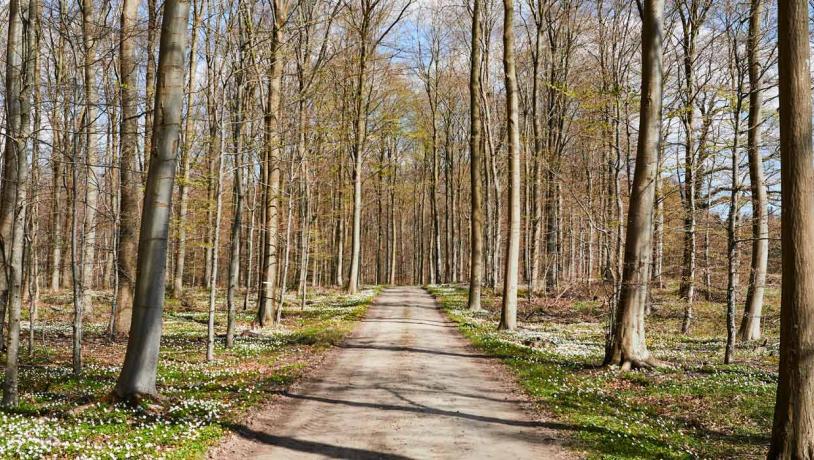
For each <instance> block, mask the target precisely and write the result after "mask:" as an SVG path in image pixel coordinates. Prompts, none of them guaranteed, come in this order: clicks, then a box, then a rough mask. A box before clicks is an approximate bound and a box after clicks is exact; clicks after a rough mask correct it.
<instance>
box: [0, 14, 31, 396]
mask: <svg viewBox="0 0 814 460" xmlns="http://www.w3.org/2000/svg"><path fill="white" fill-rule="evenodd" d="M37 1H38V0H33V1H31V2H28V1H21V0H11V1H10V2H9V13H8V18H9V28H8V41H7V45H6V46H7V52H6V53H7V54H6V55H7V59H6V98H5V99H6V123H7V133H8V134H9V135H8V136H7V137H6V150H5V167H4V180H3V190H2V192H3V197H2V200H0V238H2V243H3V247H4V248H7V250H6V251H4V252H5V253H4V254H3V257H2V259H3V262H4V264H3V265H4V266H3V270H4V275H5V276H0V278H4V279H5V281H6V283H5V286H4V294H3V298H2V299H0V301H2V302H3V303H4V305H7V306H8V310H9V324H8V348H7V350H6V372H5V380H4V382H3V406H5V407H16V406H17V403H18V400H19V397H18V391H17V385H18V378H19V375H18V363H17V359H18V354H19V349H20V310H21V307H22V295H23V284H22V283H23V253H24V252H25V248H24V236H25V235H24V234H25V220H26V212H27V207H28V203H27V196H26V192H27V187H28V174H29V168H28V152H27V145H28V141H29V139H28V137H29V136H30V134H31V133H30V124H29V116H30V110H31V91H32V89H33V85H34V78H33V77H34V73H33V65H32V64H33V62H32V61H31V57H32V56H33V53H35V52H37V50H36V49H35V48H34V33H33V30H32V29H33V26H34V21H32V18H33V17H34V16H35V14H36V11H38V8H37ZM4 321H5V313H4V314H3V316H0V326H2V322H4Z"/></svg>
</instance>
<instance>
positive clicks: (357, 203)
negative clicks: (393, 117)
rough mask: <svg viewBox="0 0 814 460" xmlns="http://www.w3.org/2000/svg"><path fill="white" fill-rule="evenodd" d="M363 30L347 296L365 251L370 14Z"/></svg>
mask: <svg viewBox="0 0 814 460" xmlns="http://www.w3.org/2000/svg"><path fill="white" fill-rule="evenodd" d="M364 15H365V17H364V19H363V23H362V29H361V30H360V32H359V34H360V35H359V39H360V44H359V74H358V77H357V82H356V94H355V96H354V98H355V99H354V103H355V104H356V109H355V112H356V113H354V116H355V117H356V119H355V127H354V132H353V146H352V153H353V227H352V228H353V232H352V238H351V259H350V276H349V277H348V278H349V279H348V293H349V294H356V292H357V291H358V290H359V263H360V258H361V249H362V241H361V240H362V166H363V158H362V156H363V155H364V148H365V137H366V132H367V106H366V104H365V101H364V98H365V95H366V90H365V87H366V80H367V58H368V43H367V41H368V27H369V20H370V18H369V12H367V11H365V12H364Z"/></svg>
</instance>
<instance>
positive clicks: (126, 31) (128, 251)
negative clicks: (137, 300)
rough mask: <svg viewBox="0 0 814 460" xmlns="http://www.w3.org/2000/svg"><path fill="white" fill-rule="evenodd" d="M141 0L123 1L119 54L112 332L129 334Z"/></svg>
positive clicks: (134, 250) (134, 242)
mask: <svg viewBox="0 0 814 460" xmlns="http://www.w3.org/2000/svg"><path fill="white" fill-rule="evenodd" d="M138 4H139V2H138V0H124V2H123V4H122V16H121V34H122V38H121V41H120V43H119V51H120V58H119V59H120V61H119V66H120V78H121V85H120V86H121V104H122V108H121V110H122V121H121V136H120V139H121V157H120V159H119V186H120V187H121V189H120V190H121V191H120V194H119V228H118V232H119V235H118V241H117V243H116V250H117V254H116V260H117V263H118V267H117V276H118V287H117V293H116V294H117V295H116V315H115V319H114V322H113V333H114V334H116V335H121V334H126V333H127V331H129V330H130V319H131V317H132V315H133V313H132V312H133V288H134V284H135V280H136V257H137V238H138V232H137V230H136V229H137V223H138V179H137V171H136V154H137V152H138V138H137V137H138V117H139V113H138V100H137V99H138V91H137V89H136V80H137V78H138V75H137V70H136V47H135V43H133V40H132V39H131V38H130V37H131V36H132V35H133V34H135V32H136V31H135V29H136V24H137V13H138ZM150 59H151V58H150Z"/></svg>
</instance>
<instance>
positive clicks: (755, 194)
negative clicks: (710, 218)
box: [738, 0, 769, 341]
mask: <svg viewBox="0 0 814 460" xmlns="http://www.w3.org/2000/svg"><path fill="white" fill-rule="evenodd" d="M751 3H752V7H751V12H750V15H749V40H748V43H747V53H748V55H747V58H748V61H749V85H750V89H749V134H748V138H747V143H748V146H747V148H748V151H749V179H750V181H751V188H752V261H751V264H750V272H749V289H748V290H747V292H746V307H745V309H744V312H743V320H742V321H741V325H740V330H739V331H738V336H739V337H740V339H741V340H744V341H747V340H757V339H759V338H760V317H761V312H762V310H763V294H764V290H765V288H766V265H767V263H768V259H769V210H768V209H769V206H768V197H767V193H766V176H765V174H764V172H763V158H762V156H761V154H760V143H761V135H760V124H761V109H762V106H763V95H762V94H761V92H762V91H763V82H762V81H761V68H760V62H759V61H760V56H759V49H760V36H761V31H760V20H761V17H762V15H763V0H752V2H751Z"/></svg>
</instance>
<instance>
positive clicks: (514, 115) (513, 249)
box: [498, 0, 520, 331]
mask: <svg viewBox="0 0 814 460" xmlns="http://www.w3.org/2000/svg"><path fill="white" fill-rule="evenodd" d="M514 55H515V51H514V4H513V0H503V69H504V73H505V77H506V119H507V131H508V134H507V136H508V138H509V180H508V182H509V190H508V194H509V229H508V232H507V237H506V260H505V269H504V274H503V304H502V308H501V312H500V324H499V325H498V329H504V330H509V331H511V330H514V329H515V328H516V327H517V279H518V272H519V263H520V110H519V108H518V94H517V93H518V89H517V70H516V68H515V57H514Z"/></svg>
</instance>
